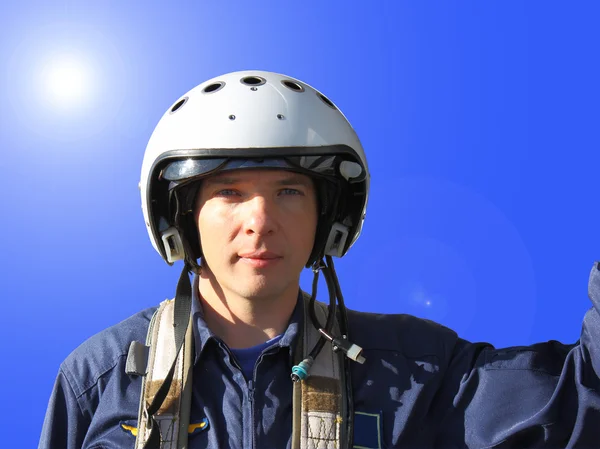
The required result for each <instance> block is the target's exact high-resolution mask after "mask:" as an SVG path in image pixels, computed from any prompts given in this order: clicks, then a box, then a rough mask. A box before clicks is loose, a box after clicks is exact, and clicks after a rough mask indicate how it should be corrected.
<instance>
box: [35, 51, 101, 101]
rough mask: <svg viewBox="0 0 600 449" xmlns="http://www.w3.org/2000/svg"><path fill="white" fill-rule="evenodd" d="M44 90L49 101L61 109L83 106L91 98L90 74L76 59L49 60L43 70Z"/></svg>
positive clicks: (65, 57) (66, 57) (63, 57)
mask: <svg viewBox="0 0 600 449" xmlns="http://www.w3.org/2000/svg"><path fill="white" fill-rule="evenodd" d="M42 77H43V89H44V92H45V94H46V98H47V100H48V101H50V102H51V103H52V105H54V106H57V107H61V108H65V107H68V108H71V107H75V106H78V105H82V104H83V103H84V102H85V101H86V100H87V97H88V96H89V90H90V74H89V73H88V70H87V68H86V67H85V64H84V63H83V62H82V61H79V60H77V59H76V58H74V57H69V56H62V57H55V58H52V59H50V60H48V61H47V62H46V64H45V66H44V68H43V70H42Z"/></svg>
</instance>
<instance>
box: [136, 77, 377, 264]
mask: <svg viewBox="0 0 600 449" xmlns="http://www.w3.org/2000/svg"><path fill="white" fill-rule="evenodd" d="M256 167H269V168H271V167H274V168H284V169H286V170H292V171H298V172H301V173H305V174H308V175H310V176H311V177H312V178H313V179H314V180H315V183H316V185H317V187H318V192H319V195H318V196H319V204H320V208H321V215H320V216H319V222H318V225H317V235H316V238H315V246H314V248H313V252H312V254H311V257H310V259H309V261H308V263H307V267H308V266H310V265H311V264H312V263H314V262H316V261H319V260H321V259H322V258H323V256H325V255H332V256H337V257H342V256H343V255H344V254H346V252H347V251H348V249H350V247H351V246H352V245H353V244H354V242H355V241H356V240H357V239H358V237H359V235H360V233H361V230H362V226H363V220H364V218H365V212H366V208H367V199H368V193H369V179H370V175H369V170H368V166H367V160H366V157H365V153H364V150H363V148H362V145H361V143H360V141H359V139H358V137H357V135H356V133H355V131H354V130H353V128H352V126H351V125H350V123H349V122H348V120H347V119H346V118H345V117H344V115H343V114H342V112H341V111H340V110H339V109H338V108H337V107H336V106H335V105H334V104H333V103H332V102H331V101H330V100H329V99H327V97H325V96H324V95H323V94H322V93H320V92H319V91H317V90H316V89H314V88H313V87H311V86H309V85H308V84H306V83H303V82H302V81H299V80H297V79H294V78H291V77H289V76H285V75H280V74H277V73H271V72H264V71H255V70H252V71H241V72H233V73H228V74H226V75H223V76H219V77H216V78H213V79H211V80H208V81H206V82H204V83H202V84H200V85H199V86H197V87H195V88H193V89H192V90H190V91H189V92H188V93H186V94H185V95H184V96H182V97H181V98H180V99H179V100H177V101H176V102H175V104H174V105H173V106H172V107H170V108H169V110H168V111H166V112H165V114H164V115H163V117H162V118H161V119H160V121H159V123H158V125H157V126H156V128H155V130H154V132H153V133H152V136H151V137H150V141H149V142H148V146H147V147H146V152H145V154H144V161H143V164H142V174H141V180H140V185H139V187H140V191H141V199H142V211H143V213H144V221H145V223H146V228H147V230H148V235H149V236H150V240H151V241H152V245H153V246H154V248H155V249H156V251H157V252H158V253H159V254H160V255H161V257H162V258H163V259H164V260H165V261H166V262H167V263H168V264H170V265H171V264H173V262H175V261H176V260H182V259H185V260H186V262H188V263H193V264H194V265H195V261H196V259H197V258H198V257H200V256H201V245H200V242H199V240H198V235H197V229H196V226H195V222H194V220H193V214H190V213H189V212H191V209H193V198H194V197H195V193H196V192H197V188H198V185H199V183H198V182H195V181H198V180H201V179H202V178H203V177H205V176H207V175H209V174H212V173H215V172H216V171H220V170H227V169H240V168H256Z"/></svg>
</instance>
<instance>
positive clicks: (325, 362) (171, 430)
mask: <svg viewBox="0 0 600 449" xmlns="http://www.w3.org/2000/svg"><path fill="white" fill-rule="evenodd" d="M302 294H303V297H304V326H303V329H302V334H301V335H300V338H298V342H297V346H296V350H295V351H294V358H295V359H296V363H297V362H299V361H300V360H303V359H304V358H306V357H307V356H308V354H309V352H310V349H311V348H312V347H314V345H315V343H316V342H317V340H318V339H319V338H320V337H321V334H320V333H319V331H318V330H317V329H316V328H315V327H314V325H313V323H312V322H311V320H310V319H309V316H310V315H309V311H308V306H309V300H310V295H308V294H307V293H305V292H302ZM173 305H174V301H173V300H165V301H163V302H162V303H161V304H160V306H159V308H158V309H157V310H156V312H155V313H154V316H153V317H152V321H151V322H150V327H149V328H148V335H147V341H146V345H147V346H149V348H150V351H149V354H148V356H147V357H148V359H147V360H148V361H147V367H146V368H145V369H144V368H143V367H140V366H139V365H140V363H134V362H135V360H133V359H134V358H137V359H138V360H143V362H145V360H144V359H145V356H141V357H140V353H141V351H140V348H139V346H140V343H138V342H132V343H131V347H130V352H129V357H128V363H127V365H128V366H129V367H130V368H129V370H128V371H130V374H141V375H143V373H144V372H145V373H146V374H145V376H144V377H143V379H142V391H141V400H140V408H139V412H138V431H137V437H136V443H135V449H143V448H144V445H145V444H146V442H147V440H148V437H149V436H150V430H151V428H152V420H151V419H150V417H149V416H147V414H146V410H147V408H148V404H151V403H152V401H153V399H154V396H155V394H156V392H157V390H158V388H159V387H160V385H162V383H163V381H164V379H165V378H166V377H167V375H168V373H169V370H170V369H171V362H172V360H173V358H174V357H175V351H176V347H175V337H174V332H173ZM315 311H316V315H317V318H318V319H319V321H320V322H325V321H326V318H327V311H328V307H327V305H326V304H323V303H321V302H318V301H315ZM192 329H193V326H192V323H191V322H190V325H189V326H188V328H187V332H186V335H185V340H184V343H183V347H182V351H181V352H180V353H179V355H178V358H177V364H176V366H175V373H174V375H173V380H172V383H171V386H170V389H169V392H168V394H167V397H166V399H165V401H164V402H163V404H162V406H161V407H160V408H159V410H158V411H157V412H156V413H155V414H154V420H155V422H156V423H158V425H159V428H160V440H161V443H160V448H156V449H186V448H187V436H188V425H189V418H190V407H191V397H192V371H193V347H194V345H193V333H192ZM333 332H334V333H335V334H336V335H339V325H338V323H337V320H336V321H335V324H334V330H333ZM182 354H183V356H182ZM343 357H344V355H343V353H342V351H339V352H337V353H336V352H334V351H333V348H332V345H331V344H326V345H325V346H324V347H323V349H322V350H321V352H320V353H319V355H318V356H317V358H316V359H315V361H314V364H313V365H312V368H311V371H310V375H309V376H308V377H307V378H306V379H304V380H303V381H300V382H294V383H293V384H294V385H293V410H292V413H293V418H292V449H343V448H342V445H341V444H340V443H341V442H342V441H345V439H344V438H345V425H346V423H345V422H344V418H343V416H344V413H343V411H344V403H345V400H346V389H345V388H344V385H343V371H342V370H343ZM130 358H131V359H132V360H131V361H130V360H129V359H130ZM142 364H145V363H142ZM134 366H135V367H136V368H135V369H134V368H133V367H134ZM290 382H291V381H290ZM152 449H155V448H152Z"/></svg>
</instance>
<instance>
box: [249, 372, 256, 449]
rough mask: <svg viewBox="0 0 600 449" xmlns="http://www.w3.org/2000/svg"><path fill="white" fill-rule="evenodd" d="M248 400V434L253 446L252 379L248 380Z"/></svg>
mask: <svg viewBox="0 0 600 449" xmlns="http://www.w3.org/2000/svg"><path fill="white" fill-rule="evenodd" d="M248 402H249V403H250V434H251V435H252V438H251V439H250V441H251V442H252V448H254V446H255V441H254V437H255V435H254V380H253V379H250V380H249V381H248Z"/></svg>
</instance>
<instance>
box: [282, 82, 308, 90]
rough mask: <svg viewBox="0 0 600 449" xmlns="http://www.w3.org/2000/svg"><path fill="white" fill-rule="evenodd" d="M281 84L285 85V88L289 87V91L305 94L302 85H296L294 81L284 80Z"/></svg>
mask: <svg viewBox="0 0 600 449" xmlns="http://www.w3.org/2000/svg"><path fill="white" fill-rule="evenodd" d="M281 84H283V85H284V86H285V87H287V88H288V89H291V90H293V91H294V92H304V87H302V86H301V85H300V84H298V83H295V82H293V81H290V80H283V81H282V82H281Z"/></svg>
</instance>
